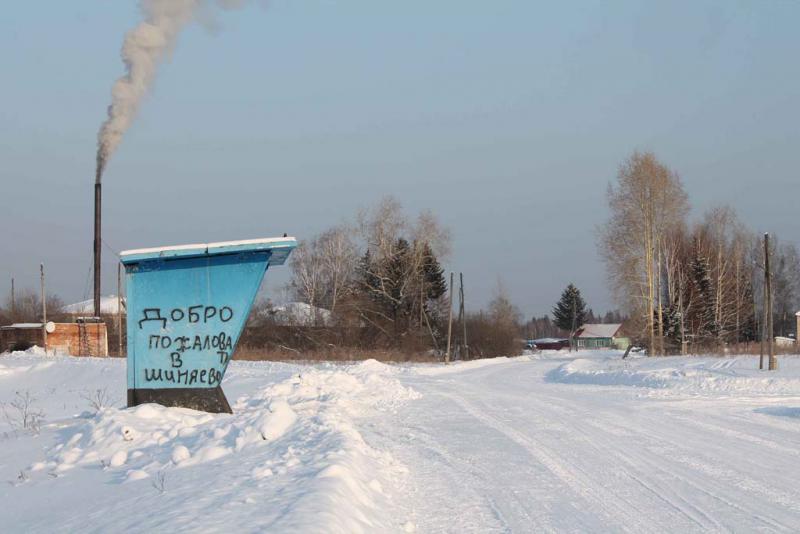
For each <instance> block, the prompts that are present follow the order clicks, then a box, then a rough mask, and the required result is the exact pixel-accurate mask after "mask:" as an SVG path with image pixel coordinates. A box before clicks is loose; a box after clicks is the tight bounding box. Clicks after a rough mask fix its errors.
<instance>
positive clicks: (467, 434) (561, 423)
mask: <svg viewBox="0 0 800 534" xmlns="http://www.w3.org/2000/svg"><path fill="white" fill-rule="evenodd" d="M751 360H752V359H751ZM733 361H734V360H720V362H721V363H720V366H724V365H725V364H729V363H730V362H733ZM562 363H563V362H562V361H553V360H540V361H524V360H512V361H507V362H506V363H498V364H495V365H486V366H482V367H477V368H474V369H469V370H465V371H463V372H458V373H452V374H437V375H433V376H424V375H423V376H418V377H417V376H415V377H413V378H409V379H408V380H407V381H404V382H405V383H406V385H409V386H411V387H413V388H414V389H416V390H418V391H419V392H421V393H422V394H423V398H422V399H420V400H418V401H415V405H414V409H413V411H412V410H409V411H405V412H404V413H403V415H402V419H401V421H399V422H398V423H396V424H394V425H393V426H392V427H391V428H388V427H385V426H383V427H382V430H381V431H378V430H375V429H373V433H372V437H374V439H376V440H379V441H382V442H383V443H382V445H381V446H383V447H386V448H390V449H391V450H392V452H393V454H394V455H395V457H396V458H398V459H399V460H400V461H402V462H404V463H405V464H406V465H407V466H408V467H409V468H410V469H411V475H412V476H411V477H409V479H410V480H411V481H413V485H412V487H410V488H408V492H409V494H410V495H409V499H408V502H410V503H413V504H412V506H413V507H414V510H413V513H412V515H413V518H414V519H413V520H414V522H415V523H416V524H417V526H418V528H419V530H420V531H422V532H541V531H562V532H563V531H571V532H575V531H583V532H586V531H595V532H596V531H613V532H620V531H628V532H664V531H671V532H692V531H764V530H766V531H797V530H798V528H800V491H798V475H800V465H798V459H800V458H798V456H799V454H798V451H800V447H798V446H799V445H800V424H798V423H799V422H800V420H798V419H797V418H796V417H795V418H791V417H789V418H787V417H776V416H771V415H769V414H768V413H767V414H759V413H758V412H756V411H755V410H758V409H759V408H765V410H766V411H767V412H769V410H770V407H775V406H776V405H783V404H784V403H786V402H789V403H793V404H794V405H798V404H800V398H798V397H796V396H791V395H781V396H775V395H767V396H756V397H746V396H741V395H729V394H727V393H725V394H722V395H717V394H714V393H713V392H711V393H710V394H703V395H700V394H697V393H696V392H695V393H691V394H683V393H678V394H673V393H671V392H669V393H667V392H662V391H655V392H654V391H652V390H641V389H638V388H630V387H624V386H621V387H609V386H596V385H575V384H562V383H553V382H551V381H549V380H548V378H547V374H548V372H550V371H552V370H553V369H555V368H557V367H558V366H559V365H560V364H562ZM776 413H780V409H778V412H776ZM368 436H370V434H368Z"/></svg>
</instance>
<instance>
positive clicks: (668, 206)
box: [600, 152, 689, 353]
mask: <svg viewBox="0 0 800 534" xmlns="http://www.w3.org/2000/svg"><path fill="white" fill-rule="evenodd" d="M608 203H609V207H610V209H611V217H610V219H609V221H608V222H607V223H606V224H605V225H604V226H603V227H602V228H601V238H602V239H601V244H600V252H601V254H602V256H603V258H604V260H605V262H606V266H607V270H608V274H609V278H610V281H611V283H612V287H613V289H614V291H615V294H616V296H617V297H618V299H620V300H621V304H622V305H623V306H624V307H626V309H628V310H629V311H630V315H631V316H632V317H635V318H638V319H639V322H640V324H641V326H642V331H643V334H644V336H645V337H646V339H647V342H648V345H649V347H650V351H651V353H656V352H659V351H661V352H663V335H664V316H663V308H664V303H663V301H662V293H663V291H662V290H663V288H662V281H663V279H662V273H663V271H664V264H665V256H668V252H667V251H665V246H667V245H668V244H669V242H668V239H667V236H668V235H669V234H670V232H671V231H673V230H674V229H675V228H676V227H679V226H680V225H682V224H684V220H685V218H686V214H687V213H688V210H689V203H688V199H687V196H686V192H685V191H684V189H683V185H682V184H681V180H680V178H679V177H678V175H677V174H676V173H675V172H673V171H671V170H670V169H669V168H667V167H666V166H665V165H664V164H662V163H661V162H659V161H658V160H657V159H656V157H655V156H654V155H653V154H652V153H650V152H644V153H640V152H634V153H633V155H631V157H630V158H628V159H627V160H626V161H625V162H624V163H623V164H622V165H621V167H620V170H619V173H618V175H617V184H616V185H613V184H609V188H608ZM656 328H658V331H656ZM657 341H658V343H657Z"/></svg>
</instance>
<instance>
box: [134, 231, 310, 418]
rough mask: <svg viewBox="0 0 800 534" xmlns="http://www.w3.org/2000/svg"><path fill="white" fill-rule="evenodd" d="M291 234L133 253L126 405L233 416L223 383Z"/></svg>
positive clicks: (289, 244)
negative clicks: (270, 270)
mask: <svg viewBox="0 0 800 534" xmlns="http://www.w3.org/2000/svg"><path fill="white" fill-rule="evenodd" d="M296 246H297V242H296V240H295V239H294V238H292V237H282V238H271V239H254V240H249V241H231V242H224V243H210V244H201V245H182V246H176V247H163V248H154V249H140V250H129V251H126V252H123V253H122V254H121V258H122V264H123V265H124V266H125V277H126V287H127V297H128V298H127V312H128V319H127V326H128V327H127V331H128V356H127V361H128V406H136V405H138V404H142V403H147V402H154V403H158V404H162V405H164V406H181V407H185V408H192V409H195V410H202V411H207V412H213V413H222V412H226V413H231V407H230V405H229V404H228V401H227V399H226V398H225V395H224V393H223V392H222V388H221V386H220V385H221V383H222V379H223V377H224V376H225V370H226V369H227V367H228V362H229V361H230V359H231V357H232V356H233V352H234V350H235V349H236V343H237V342H238V341H239V336H240V335H241V333H242V330H243V329H244V326H245V323H246V321H247V317H248V315H249V313H250V308H251V307H252V305H253V301H254V299H255V297H256V294H257V293H258V289H259V287H260V285H261V281H262V279H263V278H264V275H265V273H266V271H267V269H268V268H269V267H270V266H272V265H282V264H283V263H284V262H285V261H286V259H287V258H288V256H289V254H290V253H291V251H292V250H293V249H294V248H295V247H296Z"/></svg>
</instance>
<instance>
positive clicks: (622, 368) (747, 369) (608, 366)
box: [547, 354, 800, 394]
mask: <svg viewBox="0 0 800 534" xmlns="http://www.w3.org/2000/svg"><path fill="white" fill-rule="evenodd" d="M593 356H594V357H592V358H579V359H575V360H572V361H569V362H567V363H564V364H562V365H560V366H559V367H557V368H555V369H553V370H552V371H550V372H549V373H548V374H547V380H548V381H550V382H560V383H566V384H595V385H606V386H633V387H642V388H655V389H670V390H676V391H684V392H697V393H720V394H730V393H735V392H739V393H747V394H800V358H798V357H797V356H781V357H779V370H778V371H777V372H765V371H759V370H758V356H735V357H725V358H720V357H695V356H674V357H665V358H647V357H634V358H631V359H628V360H623V359H621V358H620V356H619V355H617V354H613V355H611V354H609V355H597V354H594V355H593Z"/></svg>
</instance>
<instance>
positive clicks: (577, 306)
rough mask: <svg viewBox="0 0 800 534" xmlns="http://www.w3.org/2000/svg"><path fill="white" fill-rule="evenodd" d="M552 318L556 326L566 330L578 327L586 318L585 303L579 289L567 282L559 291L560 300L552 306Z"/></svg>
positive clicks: (570, 330)
mask: <svg viewBox="0 0 800 534" xmlns="http://www.w3.org/2000/svg"><path fill="white" fill-rule="evenodd" d="M553 319H554V321H553V322H554V323H555V325H556V326H557V327H559V328H560V329H562V330H566V331H568V332H572V330H573V328H580V327H581V326H582V325H583V323H584V322H585V319H586V303H585V302H584V301H583V298H582V297H581V292H580V290H579V289H578V288H577V287H575V286H574V285H573V284H569V285H568V286H567V288H566V289H565V290H564V292H563V293H561V300H559V301H558V304H556V306H555V308H553Z"/></svg>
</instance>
